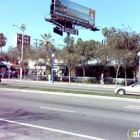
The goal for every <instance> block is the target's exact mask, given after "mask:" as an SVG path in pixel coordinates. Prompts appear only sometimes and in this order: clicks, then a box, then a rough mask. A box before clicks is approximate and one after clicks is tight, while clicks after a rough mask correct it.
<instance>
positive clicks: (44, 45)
mask: <svg viewBox="0 0 140 140" xmlns="http://www.w3.org/2000/svg"><path fill="white" fill-rule="evenodd" d="M41 37H42V39H41V40H40V44H39V46H40V50H41V54H42V55H41V58H42V59H43V60H44V61H45V62H47V63H48V64H51V61H52V60H51V54H52V53H55V51H56V47H55V46H54V43H55V41H54V39H52V35H51V34H50V33H49V34H46V33H45V34H44V35H41Z"/></svg>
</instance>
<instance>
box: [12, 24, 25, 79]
mask: <svg viewBox="0 0 140 140" xmlns="http://www.w3.org/2000/svg"><path fill="white" fill-rule="evenodd" d="M13 26H16V27H17V28H19V29H20V30H21V31H22V45H21V58H20V81H21V80H22V69H23V68H22V67H21V66H23V65H24V64H23V63H24V62H23V45H24V31H25V29H26V26H25V24H21V28H20V27H19V26H17V25H15V24H13Z"/></svg>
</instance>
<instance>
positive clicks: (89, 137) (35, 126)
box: [0, 118, 105, 140]
mask: <svg viewBox="0 0 140 140" xmlns="http://www.w3.org/2000/svg"><path fill="white" fill-rule="evenodd" d="M0 121H4V122H8V123H13V124H18V125H22V126H28V127H33V128H38V129H43V130H48V131H53V132H57V133H62V134H67V135H72V136H77V137H82V138H87V139H93V140H105V139H102V138H97V137H92V136H88V135H82V134H78V133H73V132H68V131H63V130H58V129H52V128H47V127H43V126H38V125H32V124H27V123H21V122H16V121H11V120H7V119H3V118H0Z"/></svg>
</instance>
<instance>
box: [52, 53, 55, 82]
mask: <svg viewBox="0 0 140 140" xmlns="http://www.w3.org/2000/svg"><path fill="white" fill-rule="evenodd" d="M51 56H52V83H54V58H55V54H52V55H51Z"/></svg>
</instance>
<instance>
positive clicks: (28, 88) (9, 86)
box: [0, 85, 140, 99]
mask: <svg viewBox="0 0 140 140" xmlns="http://www.w3.org/2000/svg"><path fill="white" fill-rule="evenodd" d="M0 88H9V89H10V88H12V89H21V90H22V89H24V90H37V91H46V92H47V91H48V92H61V93H73V94H84V95H98V96H107V97H120V98H132V99H140V96H136V95H118V94H110V93H97V92H85V91H74V90H64V89H61V90H60V89H51V88H38V87H28V86H12V85H0Z"/></svg>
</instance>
